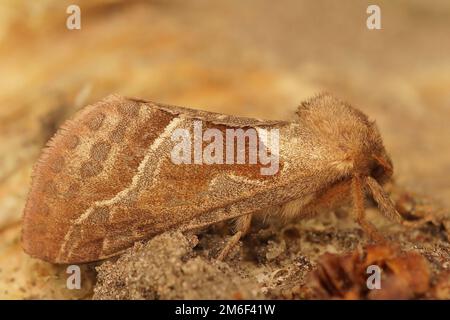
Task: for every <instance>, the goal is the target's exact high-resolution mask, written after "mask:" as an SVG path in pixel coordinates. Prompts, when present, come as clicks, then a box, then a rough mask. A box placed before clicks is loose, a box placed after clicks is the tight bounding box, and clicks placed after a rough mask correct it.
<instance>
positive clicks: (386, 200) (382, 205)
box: [366, 176, 423, 227]
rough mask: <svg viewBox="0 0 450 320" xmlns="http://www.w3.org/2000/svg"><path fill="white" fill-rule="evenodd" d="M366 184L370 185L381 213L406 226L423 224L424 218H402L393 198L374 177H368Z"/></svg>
mask: <svg viewBox="0 0 450 320" xmlns="http://www.w3.org/2000/svg"><path fill="white" fill-rule="evenodd" d="M366 184H367V186H368V187H369V189H370V191H371V193H372V197H373V199H374V200H375V201H376V203H377V205H378V208H379V209H380V211H381V213H382V214H383V215H384V216H385V217H386V218H388V219H389V220H391V221H395V222H397V223H400V224H402V225H404V226H406V227H419V226H421V225H422V224H423V221H422V220H419V221H406V220H404V219H403V218H402V216H401V215H400V213H398V211H397V209H395V206H394V204H393V203H392V201H391V198H390V197H389V196H388V195H387V194H386V192H385V191H384V189H383V187H381V186H380V184H379V183H378V182H377V180H375V179H374V178H372V177H370V176H369V177H367V178H366Z"/></svg>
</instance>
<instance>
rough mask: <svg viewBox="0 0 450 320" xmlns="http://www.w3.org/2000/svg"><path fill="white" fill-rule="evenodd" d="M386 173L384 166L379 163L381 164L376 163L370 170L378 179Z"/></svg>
mask: <svg viewBox="0 0 450 320" xmlns="http://www.w3.org/2000/svg"><path fill="white" fill-rule="evenodd" d="M384 174H385V170H384V168H383V167H382V166H381V165H379V164H375V165H374V166H373V167H372V169H371V171H370V175H371V176H372V177H373V178H375V179H376V180H378V179H380V178H381V177H383V176H384Z"/></svg>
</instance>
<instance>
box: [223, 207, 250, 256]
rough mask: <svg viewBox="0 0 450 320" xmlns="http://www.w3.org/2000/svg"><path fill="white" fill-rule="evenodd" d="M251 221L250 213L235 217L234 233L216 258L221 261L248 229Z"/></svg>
mask: <svg viewBox="0 0 450 320" xmlns="http://www.w3.org/2000/svg"><path fill="white" fill-rule="evenodd" d="M251 222H252V215H251V214H247V215H245V216H241V217H239V218H237V219H236V225H235V230H236V233H235V234H234V235H233V236H232V237H231V238H230V239H229V240H228V242H227V244H226V245H225V247H224V248H223V249H222V251H221V252H220V254H219V255H218V256H217V260H219V261H223V260H224V259H225V258H226V257H227V255H228V254H229V253H230V251H231V249H233V248H234V246H235V245H236V244H237V243H238V242H239V240H240V239H241V237H243V236H244V235H245V234H246V233H247V232H248V230H249V229H250V224H251Z"/></svg>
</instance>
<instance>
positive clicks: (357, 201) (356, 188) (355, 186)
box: [352, 176, 386, 242]
mask: <svg viewBox="0 0 450 320" xmlns="http://www.w3.org/2000/svg"><path fill="white" fill-rule="evenodd" d="M352 195H353V197H352V198H353V211H354V214H355V216H356V221H357V222H358V224H359V225H360V226H361V228H362V229H363V230H364V232H366V233H367V234H368V235H369V237H370V238H371V239H372V240H375V241H376V242H385V241H386V239H385V238H384V237H383V236H382V235H381V234H380V233H379V232H378V231H377V229H376V228H375V226H374V225H373V224H371V223H370V222H368V221H367V220H366V212H365V208H364V190H363V184H362V181H361V177H359V176H355V177H353V179H352Z"/></svg>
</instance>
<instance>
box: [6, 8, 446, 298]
mask: <svg viewBox="0 0 450 320" xmlns="http://www.w3.org/2000/svg"><path fill="white" fill-rule="evenodd" d="M72 3H75V1H59V0H58V1H57V0H54V1H50V0H40V1H33V2H32V1H27V0H4V1H2V2H0V297H3V298H22V297H27V298H30V297H31V298H33V297H36V298H38V297H50V298H54V297H82V296H84V295H86V294H88V293H87V292H86V291H83V292H75V293H74V292H67V290H65V289H64V279H65V278H64V276H63V275H64V270H63V269H62V268H61V267H54V266H50V265H48V264H45V263H42V262H39V261H35V260H32V259H30V258H28V257H27V256H26V255H24V254H23V253H22V251H21V249H20V243H19V237H20V217H21V212H22V208H23V206H24V201H25V198H26V193H27V190H28V185H29V182H30V178H29V177H30V172H31V167H32V164H33V162H34V161H35V159H36V157H37V156H38V154H39V151H40V149H41V148H42V146H43V145H44V144H45V141H46V140H47V139H48V138H49V137H50V136H51V135H52V133H53V132H54V130H55V129H56V128H57V126H58V125H59V124H60V123H61V121H63V120H64V119H66V118H67V117H69V116H70V115H71V114H73V113H74V112H75V111H76V110H78V109H79V108H80V107H82V106H84V105H86V104H88V103H91V102H95V101H96V100H99V99H100V98H102V97H103V96H105V95H108V94H110V93H119V94H122V95H129V96H137V97H142V98H145V99H150V100H154V101H158V102H166V103H170V104H178V105H182V106H194V107H196V108H201V109H206V110H211V111H220V112H224V113H230V114H237V115H245V116H258V117H263V118H270V119H280V118H284V119H289V112H291V111H292V110H293V109H294V108H295V107H296V105H298V104H299V102H300V101H302V100H303V99H305V98H307V97H310V96H311V95H314V94H316V93H318V92H320V91H329V92H331V93H333V94H335V95H337V96H338V97H341V98H343V99H345V100H347V101H348V102H350V103H351V104H353V105H355V106H358V107H359V108H360V109H361V110H363V111H364V112H366V113H367V114H368V115H369V116H370V117H371V118H372V119H376V121H377V123H378V125H379V127H380V129H381V132H382V135H383V137H384V139H385V143H386V147H387V150H388V151H389V152H390V154H391V155H392V158H393V161H394V165H395V179H396V181H397V182H398V184H399V185H401V186H403V187H405V188H406V189H408V190H412V191H417V192H419V193H423V194H426V195H429V196H432V197H434V198H435V199H436V200H437V201H440V202H442V203H443V204H444V205H445V206H447V207H449V206H450V179H449V178H450V174H449V172H450V148H449V138H450V125H449V122H450V41H449V36H450V2H449V1H446V0H442V1H418V0H413V1H411V0H408V1H406V0H404V1H376V3H377V4H379V5H380V7H381V10H382V28H383V29H382V30H378V31H370V30H368V29H367V28H366V18H367V14H366V8H367V6H368V4H369V3H370V4H371V3H374V2H373V1H371V2H367V1H359V0H357V1H345V2H344V1H294V0H288V1H281V2H276V4H275V2H274V1H265V0H264V1H256V0H250V1H230V0H223V1H222V0H221V1H207V0H204V1H198V0H196V1H163V0H157V1H88V0H85V1H76V3H77V4H79V5H80V6H81V10H82V29H81V30H79V31H77V30H75V31H69V30H67V29H66V28H65V19H66V17H67V14H66V12H65V11H66V7H67V6H68V5H69V4H72ZM87 291H89V290H87Z"/></svg>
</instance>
